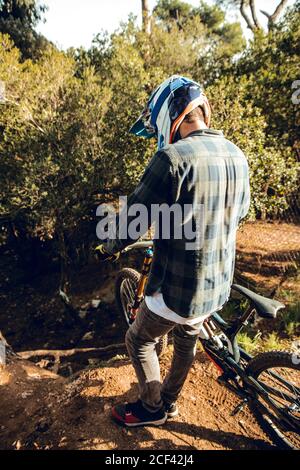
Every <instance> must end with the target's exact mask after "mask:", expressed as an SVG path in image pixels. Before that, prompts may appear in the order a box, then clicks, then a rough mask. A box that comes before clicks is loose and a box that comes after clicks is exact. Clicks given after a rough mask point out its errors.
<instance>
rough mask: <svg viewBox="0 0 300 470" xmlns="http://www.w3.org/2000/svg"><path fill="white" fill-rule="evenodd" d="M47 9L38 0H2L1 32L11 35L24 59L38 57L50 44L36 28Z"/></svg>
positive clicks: (0, 5) (0, 4) (0, 8)
mask: <svg viewBox="0 0 300 470" xmlns="http://www.w3.org/2000/svg"><path fill="white" fill-rule="evenodd" d="M45 11H46V7H45V6H44V5H40V4H39V3H38V2H37V1H36V0H0V33H3V34H9V35H10V37H11V38H12V40H13V41H14V43H15V45H16V46H17V47H18V49H20V51H21V53H22V56H23V58H24V59H26V58H36V57H38V55H39V54H40V52H41V51H42V50H43V49H44V48H45V47H46V46H47V44H48V41H47V40H46V39H45V38H44V37H43V36H42V35H40V34H38V33H37V32H36V31H35V29H34V28H35V26H36V25H37V24H38V22H39V21H41V20H42V17H43V13H44V12H45Z"/></svg>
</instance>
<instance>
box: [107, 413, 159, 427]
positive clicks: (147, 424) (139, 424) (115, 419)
mask: <svg viewBox="0 0 300 470" xmlns="http://www.w3.org/2000/svg"><path fill="white" fill-rule="evenodd" d="M112 419H113V420H114V421H115V423H117V424H119V425H120V426H125V427H126V428H137V427H139V426H161V425H162V424H165V422H166V421H167V419H168V416H167V415H166V416H164V418H162V419H159V420H157V421H143V422H142V423H124V421H120V420H119V419H118V418H116V417H115V416H114V415H112Z"/></svg>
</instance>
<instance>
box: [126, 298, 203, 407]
mask: <svg viewBox="0 0 300 470" xmlns="http://www.w3.org/2000/svg"><path fill="white" fill-rule="evenodd" d="M202 323H203V321H200V322H199V323H197V324H196V325H193V326H188V325H179V324H178V323H174V322H172V321H169V320H166V319H165V318H163V317H160V316H159V315H156V314H155V313H153V312H152V311H151V310H149V309H148V307H147V305H146V303H145V302H143V303H142V305H141V309H140V311H139V313H138V315H137V317H136V320H135V321H134V323H133V324H132V325H131V326H130V328H129V329H128V331H127V333H126V337H125V342H126V346H127V350H128V354H129V357H130V359H131V362H132V364H133V367H134V369H135V372H136V375H137V378H138V382H139V391H140V399H141V400H142V402H143V405H144V407H145V408H146V409H147V410H148V411H151V412H155V411H157V410H159V409H160V408H161V407H162V406H163V401H165V402H166V403H173V402H175V401H176V400H177V398H178V396H179V394H180V392H181V389H182V387H183V384H184V382H185V379H186V377H187V375H188V372H189V370H190V368H191V365H192V363H193V361H194V358H195V355H196V346H197V339H198V334H199V330H200V328H201V325H202ZM171 330H173V337H174V355H173V359H172V364H171V368H170V371H169V373H168V375H167V376H166V378H165V380H164V381H163V383H162V384H161V380H160V367H159V362H158V357H157V354H156V350H155V345H156V343H157V342H158V340H159V338H160V337H161V336H163V335H165V334H166V333H169V331H171Z"/></svg>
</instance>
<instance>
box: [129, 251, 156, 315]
mask: <svg viewBox="0 0 300 470" xmlns="http://www.w3.org/2000/svg"><path fill="white" fill-rule="evenodd" d="M152 259H153V249H152V248H147V250H146V253H145V258H144V261H143V267H142V273H141V277H140V280H139V283H138V286H137V290H136V292H135V297H134V302H133V305H132V307H131V309H130V316H129V318H130V321H131V322H133V321H134V320H135V318H136V316H137V313H138V310H139V308H140V305H141V302H142V300H143V298H144V291H145V286H146V282H147V280H148V276H149V272H150V268H151V263H152Z"/></svg>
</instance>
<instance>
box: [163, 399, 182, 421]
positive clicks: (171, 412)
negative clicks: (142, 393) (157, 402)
mask: <svg viewBox="0 0 300 470" xmlns="http://www.w3.org/2000/svg"><path fill="white" fill-rule="evenodd" d="M164 406H165V410H166V413H167V416H168V418H175V416H178V413H179V412H178V407H177V405H176V403H166V402H165V403H164Z"/></svg>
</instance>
